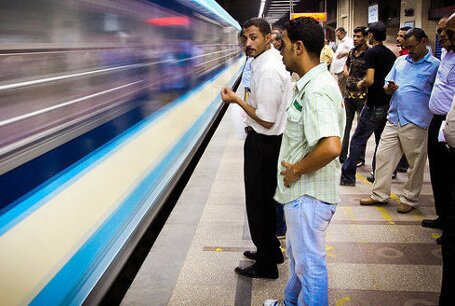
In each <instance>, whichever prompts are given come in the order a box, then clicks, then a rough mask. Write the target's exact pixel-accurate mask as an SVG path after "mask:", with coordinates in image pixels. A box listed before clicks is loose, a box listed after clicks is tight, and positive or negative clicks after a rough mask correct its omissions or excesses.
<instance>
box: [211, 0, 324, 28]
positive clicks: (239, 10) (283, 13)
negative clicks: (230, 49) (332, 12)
mask: <svg viewBox="0 0 455 306" xmlns="http://www.w3.org/2000/svg"><path fill="white" fill-rule="evenodd" d="M216 1H217V2H218V3H219V4H220V5H221V6H222V7H223V8H224V9H225V10H226V11H227V12H228V13H229V14H230V15H231V16H232V17H234V19H236V20H237V21H238V22H239V23H240V25H242V23H243V22H244V21H246V20H248V19H250V18H253V17H258V15H259V9H260V6H261V1H265V5H264V12H263V15H264V17H265V18H266V19H267V20H268V21H269V22H270V23H271V24H273V23H275V22H277V21H279V23H282V22H283V23H284V21H285V20H288V19H289V12H290V10H291V7H292V9H293V11H294V12H312V11H313V12H314V11H318V8H319V3H320V1H314V0H293V1H292V0H216ZM280 19H281V20H280Z"/></svg>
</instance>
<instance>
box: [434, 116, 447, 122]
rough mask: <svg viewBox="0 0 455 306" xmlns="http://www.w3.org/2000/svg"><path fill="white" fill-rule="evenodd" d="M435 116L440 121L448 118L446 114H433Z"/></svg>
mask: <svg viewBox="0 0 455 306" xmlns="http://www.w3.org/2000/svg"><path fill="white" fill-rule="evenodd" d="M433 118H434V119H436V120H439V121H444V120H446V115H433Z"/></svg>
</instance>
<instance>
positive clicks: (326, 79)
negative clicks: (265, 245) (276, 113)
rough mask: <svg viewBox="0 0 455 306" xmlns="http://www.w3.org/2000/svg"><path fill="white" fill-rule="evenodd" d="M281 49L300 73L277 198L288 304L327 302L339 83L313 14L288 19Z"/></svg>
mask: <svg viewBox="0 0 455 306" xmlns="http://www.w3.org/2000/svg"><path fill="white" fill-rule="evenodd" d="M283 42H284V48H283V50H282V51H281V53H282V55H283V62H284V64H285V66H286V69H287V70H289V71H291V72H295V73H297V74H298V75H300V76H301V78H300V79H299V80H298V81H297V84H296V87H295V94H294V96H293V98H292V100H291V103H290V104H289V106H288V108H287V122H286V127H285V130H284V133H283V140H282V143H281V149H280V157H279V161H280V165H279V170H278V172H279V173H278V187H277V190H276V193H275V200H277V201H278V202H280V203H282V204H284V211H285V219H286V225H287V227H288V230H287V233H286V237H287V240H286V246H287V255H288V257H289V265H290V275H289V280H288V283H287V285H286V289H285V301H284V302H285V304H286V305H327V304H328V280H327V279H328V277H327V267H326V262H325V230H326V229H327V226H328V224H329V222H330V220H331V218H332V216H333V214H334V213H335V208H336V205H335V204H336V203H337V202H338V201H339V188H340V187H339V183H340V176H341V166H340V162H339V160H338V158H337V157H338V156H339V155H340V153H341V139H343V132H344V125H345V110H344V106H343V98H342V96H341V92H340V90H339V88H338V84H337V82H336V81H335V79H334V78H333V77H332V76H331V74H330V73H329V72H328V71H327V66H326V65H325V64H324V63H322V64H320V62H319V54H320V52H321V49H322V47H323V46H324V32H323V30H322V27H321V26H320V25H319V23H318V22H317V21H315V20H314V19H312V18H298V19H294V20H291V21H289V22H288V23H287V24H286V26H285V31H284V32H283Z"/></svg>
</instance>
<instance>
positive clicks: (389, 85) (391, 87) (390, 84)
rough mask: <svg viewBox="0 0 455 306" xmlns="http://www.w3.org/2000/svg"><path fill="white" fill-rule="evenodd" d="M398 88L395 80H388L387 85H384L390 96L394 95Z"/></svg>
mask: <svg viewBox="0 0 455 306" xmlns="http://www.w3.org/2000/svg"><path fill="white" fill-rule="evenodd" d="M397 89H398V85H397V84H396V83H395V81H388V82H387V85H385V86H384V91H385V93H386V94H388V95H389V96H391V95H393V93H394V92H395V91H396V90H397Z"/></svg>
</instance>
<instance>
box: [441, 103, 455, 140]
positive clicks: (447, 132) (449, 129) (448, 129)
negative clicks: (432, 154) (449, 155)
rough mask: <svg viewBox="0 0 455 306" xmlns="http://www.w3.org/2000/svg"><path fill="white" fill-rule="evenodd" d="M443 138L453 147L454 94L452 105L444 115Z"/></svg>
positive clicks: (454, 131)
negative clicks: (445, 115)
mask: <svg viewBox="0 0 455 306" xmlns="http://www.w3.org/2000/svg"><path fill="white" fill-rule="evenodd" d="M443 132H444V138H445V140H446V142H447V144H448V145H449V146H451V147H452V148H455V96H454V97H453V101H452V107H451V108H450V111H449V113H448V114H447V117H446V125H445V128H444V131H443Z"/></svg>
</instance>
